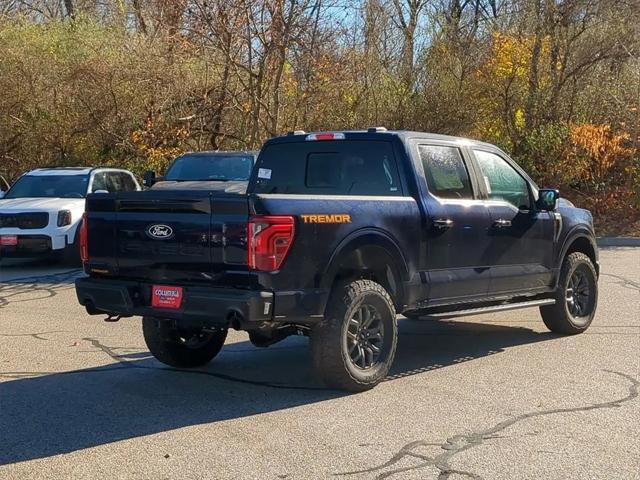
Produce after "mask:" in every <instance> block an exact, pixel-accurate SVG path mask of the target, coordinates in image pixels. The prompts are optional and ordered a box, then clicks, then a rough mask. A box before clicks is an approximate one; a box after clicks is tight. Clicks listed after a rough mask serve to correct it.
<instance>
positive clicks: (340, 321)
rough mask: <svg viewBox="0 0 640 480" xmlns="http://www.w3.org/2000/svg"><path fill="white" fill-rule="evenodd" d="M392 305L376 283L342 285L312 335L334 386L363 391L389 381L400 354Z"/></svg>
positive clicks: (325, 376) (319, 363)
mask: <svg viewBox="0 0 640 480" xmlns="http://www.w3.org/2000/svg"><path fill="white" fill-rule="evenodd" d="M397 339H398V327H397V323H396V311H395V308H394V305H393V301H392V300H391V298H390V297H389V294H388V293H387V291H386V290H385V289H384V288H383V287H382V286H381V285H379V284H377V283H375V282H373V281H371V280H356V281H354V282H351V283H348V284H346V285H343V286H340V287H337V288H336V289H335V290H334V292H333V293H332V295H331V298H330V300H329V304H328V306H327V311H326V313H325V317H324V319H323V320H322V322H320V323H319V324H318V325H316V326H315V327H314V328H313V330H312V332H311V355H312V358H313V363H314V367H315V369H316V371H317V372H318V374H319V376H320V377H321V378H322V380H323V381H324V382H325V384H327V385H328V386H329V387H332V388H338V389H341V390H347V391H352V392H360V391H364V390H368V389H370V388H373V387H375V386H376V385H377V384H378V383H380V382H381V381H382V380H383V379H384V377H386V375H387V373H388V372H389V369H390V368H391V364H392V363H393V358H394V356H395V352H396V344H397Z"/></svg>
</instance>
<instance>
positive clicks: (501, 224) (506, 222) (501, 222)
mask: <svg viewBox="0 0 640 480" xmlns="http://www.w3.org/2000/svg"><path fill="white" fill-rule="evenodd" d="M493 226H494V227H496V228H508V227H510V226H511V220H505V219H504V218H499V219H498V220H496V221H495V222H493Z"/></svg>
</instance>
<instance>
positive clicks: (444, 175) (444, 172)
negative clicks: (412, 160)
mask: <svg viewBox="0 0 640 480" xmlns="http://www.w3.org/2000/svg"><path fill="white" fill-rule="evenodd" d="M418 151H419V152H420V160H421V161H422V166H423V167H424V174H425V176H426V178H427V186H428V187H429V191H430V192H431V193H432V194H434V195H435V196H436V197H439V198H454V199H460V198H462V199H465V198H473V193H472V191H471V181H470V179H469V172H467V168H466V167H465V165H464V161H463V160H462V155H461V154H460V150H459V149H458V148H456V147H445V146H437V145H420V146H419V147H418Z"/></svg>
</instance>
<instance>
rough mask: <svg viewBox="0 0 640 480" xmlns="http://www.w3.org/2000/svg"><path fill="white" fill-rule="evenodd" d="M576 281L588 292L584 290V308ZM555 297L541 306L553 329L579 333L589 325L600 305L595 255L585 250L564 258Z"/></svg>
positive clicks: (568, 333)
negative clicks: (551, 302) (585, 252)
mask: <svg viewBox="0 0 640 480" xmlns="http://www.w3.org/2000/svg"><path fill="white" fill-rule="evenodd" d="M577 278H579V279H580V280H579V281H580V283H578V282H577V281H576V279H577ZM574 285H577V286H579V287H580V288H581V290H580V291H581V292H583V293H584V295H583V294H582V293H580V301H581V302H582V301H583V302H584V307H582V308H576V304H577V302H578V297H577V295H578V289H577V288H576V289H574V288H573V287H574ZM555 300H556V303H555V304H553V305H544V306H542V307H540V313H541V315H542V320H543V321H544V324H545V325H546V326H547V328H548V329H549V330H551V331H552V332H555V333H561V334H564V335H575V334H577V333H582V332H584V331H585V330H586V329H587V328H589V325H591V322H592V321H593V317H594V316H595V313H596V307H597V305H598V275H597V273H596V269H595V267H594V266H593V263H592V262H591V259H590V258H589V257H588V256H587V255H585V254H584V253H581V252H574V253H571V254H570V255H567V257H566V258H565V259H564V262H563V263H562V268H561V270H560V279H559V280H558V288H557V289H556V292H555Z"/></svg>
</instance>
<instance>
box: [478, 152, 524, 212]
mask: <svg viewBox="0 0 640 480" xmlns="http://www.w3.org/2000/svg"><path fill="white" fill-rule="evenodd" d="M473 153H474V155H475V157H476V161H477V162H478V166H479V167H480V172H481V174H482V176H483V177H484V183H485V186H486V187H487V193H488V194H489V198H490V199H492V200H502V201H505V202H508V203H510V204H511V205H513V206H514V207H516V208H518V209H522V210H527V209H529V208H530V207H531V199H530V196H529V187H528V185H527V181H526V180H525V179H524V178H522V176H521V175H520V174H519V173H518V172H517V171H516V170H515V168H513V167H512V166H511V165H509V163H508V162H507V161H506V160H505V159H503V158H502V157H500V156H498V155H496V154H495V153H491V152H485V151H482V150H474V151H473Z"/></svg>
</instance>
